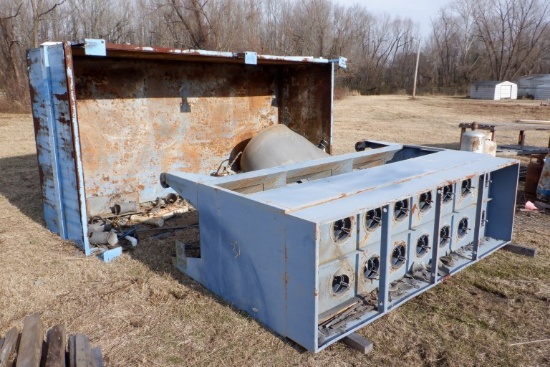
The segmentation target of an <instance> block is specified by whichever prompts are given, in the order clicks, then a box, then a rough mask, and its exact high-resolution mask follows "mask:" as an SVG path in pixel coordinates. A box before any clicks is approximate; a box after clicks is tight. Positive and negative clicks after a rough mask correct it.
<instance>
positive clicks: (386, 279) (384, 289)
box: [377, 204, 392, 313]
mask: <svg viewBox="0 0 550 367" xmlns="http://www.w3.org/2000/svg"><path fill="white" fill-rule="evenodd" d="M391 227H392V211H391V210H390V205H389V204H386V205H384V206H383V207H382V227H381V228H380V230H381V235H382V239H381V241H380V281H379V283H378V284H379V286H378V307H377V308H378V312H381V313H386V312H387V311H388V306H389V289H390V268H391V266H390V254H391V250H390V247H392V246H391Z"/></svg>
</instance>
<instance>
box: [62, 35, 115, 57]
mask: <svg viewBox="0 0 550 367" xmlns="http://www.w3.org/2000/svg"><path fill="white" fill-rule="evenodd" d="M71 45H72V46H84V54H85V55H87V56H107V43H106V42H105V40H104V39H94V38H85V39H84V40H79V41H76V42H71Z"/></svg>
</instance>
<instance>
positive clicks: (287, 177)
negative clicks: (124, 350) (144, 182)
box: [161, 142, 519, 352]
mask: <svg viewBox="0 0 550 367" xmlns="http://www.w3.org/2000/svg"><path fill="white" fill-rule="evenodd" d="M357 146H358V147H359V148H361V149H364V148H365V147H374V148H375V149H369V150H366V151H362V152H358V153H353V154H347V155H342V156H337V157H329V158H325V159H319V160H315V161H311V162H306V163H297V164H292V165H288V166H282V167H275V168H271V169H265V170H259V171H254V172H249V173H243V174H238V175H233V176H227V177H222V178H217V177H208V176H202V175H192V174H184V173H179V172H172V173H164V174H163V175H162V176H161V181H162V183H163V185H164V186H166V187H168V186H169V187H172V188H173V189H174V190H175V191H177V192H178V193H180V194H181V195H182V196H183V197H184V198H186V199H187V200H189V201H190V202H191V203H192V205H193V206H195V208H197V210H198V211H199V226H200V257H188V256H186V254H185V246H182V245H181V244H180V245H179V246H178V248H177V256H176V257H175V258H174V263H175V266H176V267H177V268H178V269H180V270H181V271H183V272H185V273H186V274H188V275H189V276H190V277H192V278H193V279H195V280H197V281H198V282H200V283H202V284H203V285H205V286H206V287H207V288H208V289H210V290H211V291H213V292H214V293H216V294H217V295H219V296H220V297H222V298H223V299H225V300H227V301H228V302H230V303H232V304H234V305H235V306H236V307H238V308H239V309H242V310H244V311H246V312H247V313H249V314H250V315H252V316H253V317H254V318H256V319H257V320H259V321H260V322H262V323H263V324H265V325H266V326H267V327H269V328H270V329H272V330H274V331H275V332H276V333H278V334H280V335H283V336H285V337H288V338H290V339H292V340H293V341H295V342H297V343H298V344H300V345H302V346H304V347H305V348H307V349H308V350H310V351H312V352H318V351H320V350H322V349H324V348H326V347H327V346H329V345H330V344H332V343H334V342H335V341H337V340H339V339H341V338H342V337H344V336H345V335H347V334H349V333H351V332H353V331H355V330H357V329H358V328H360V327H362V326H364V325H366V324H368V323H370V322H372V321H374V320H375V319H377V318H379V317H381V316H383V315H384V314H385V313H387V312H388V311H389V310H391V309H393V308H395V307H397V306H399V305H401V304H403V303H404V302H405V301H407V300H409V299H410V298H411V297H413V296H415V295H418V294H419V293H421V292H424V291H426V290H427V289H429V288H431V287H433V286H435V285H437V284H438V283H439V282H441V280H442V279H443V278H444V277H446V276H449V275H452V274H454V273H456V272H457V271H459V270H462V269H463V268H464V267H466V266H468V265H471V264H473V263H475V262H476V261H478V260H479V259H481V258H483V257H485V256H487V255H489V254H490V253H492V252H493V251H495V250H497V249H499V248H500V247H502V246H504V245H505V244H507V243H508V242H509V241H510V240H511V238H512V225H513V217H514V209H515V199H516V186H517V177H518V171H519V166H518V163H517V162H516V161H512V160H507V159H501V158H493V157H491V156H489V155H484V154H475V153H470V152H461V151H450V150H442V149H434V148H426V147H414V146H403V145H399V144H386V143H373V142H361V143H358V145H357ZM373 213H374V215H373ZM373 218H374V221H373ZM444 228H445V229H444ZM442 229H443V232H442ZM373 264H374V265H373ZM432 264H437V265H436V266H432Z"/></svg>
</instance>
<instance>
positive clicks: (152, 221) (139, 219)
mask: <svg viewBox="0 0 550 367" xmlns="http://www.w3.org/2000/svg"><path fill="white" fill-rule="evenodd" d="M130 220H131V221H132V222H134V223H143V224H149V225H151V226H155V227H162V226H163V225H164V219H162V218H149V217H145V216H143V215H132V216H130Z"/></svg>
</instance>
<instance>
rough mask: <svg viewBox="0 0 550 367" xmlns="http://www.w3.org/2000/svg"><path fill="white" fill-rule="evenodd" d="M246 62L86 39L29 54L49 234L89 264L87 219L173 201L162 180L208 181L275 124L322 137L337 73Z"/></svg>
mask: <svg viewBox="0 0 550 367" xmlns="http://www.w3.org/2000/svg"><path fill="white" fill-rule="evenodd" d="M251 56H252V53H248V56H247V53H231V52H215V51H204V50H178V49H171V48H158V47H139V46H133V45H116V44H109V43H105V42H104V41H103V40H89V39H87V40H82V41H77V42H66V43H56V42H48V43H44V44H43V45H41V47H40V48H38V49H34V50H30V51H29V53H28V65H29V76H30V78H29V79H30V91H31V97H32V101H33V117H34V123H35V132H36V143H37V150H38V161H39V172H40V177H41V183H42V190H43V198H44V213H45V218H46V224H47V226H48V228H49V229H50V230H52V231H53V232H55V233H58V234H59V235H60V236H61V237H63V238H65V239H70V240H73V241H75V242H76V243H77V244H78V245H79V246H80V247H81V248H82V249H83V250H84V251H85V252H86V254H90V253H91V252H92V251H91V248H90V246H89V244H88V240H87V231H86V225H85V224H86V223H87V221H88V218H90V217H91V216H93V215H96V214H100V213H105V212H108V211H109V208H110V207H111V206H112V205H113V204H115V203H117V202H121V201H137V202H145V201H150V200H155V199H156V198H157V197H159V196H165V195H166V194H167V193H169V192H173V190H171V189H164V188H162V187H161V186H160V185H159V183H158V177H159V175H160V173H161V172H164V171H172V170H175V171H181V172H189V173H201V174H210V173H211V172H213V171H215V170H216V168H217V167H218V166H219V164H220V163H221V162H222V161H223V160H225V159H227V158H230V157H233V156H234V155H235V154H236V153H237V152H238V151H239V150H242V149H243V147H244V146H245V145H246V143H247V141H248V139H250V138H252V137H253V136H254V135H255V134H256V133H257V132H259V131H260V130H262V129H263V128H265V127H267V126H269V125H273V124H285V125H287V126H289V127H290V128H292V129H293V130H295V131H296V132H298V133H300V134H301V135H303V136H305V137H306V138H307V139H309V140H310V141H311V142H312V143H314V144H317V143H319V141H320V140H321V139H323V138H329V137H330V136H331V135H332V131H331V129H332V116H331V114H332V94H331V93H332V73H333V67H334V65H333V63H331V62H329V60H327V59H322V58H307V57H305V58H304V57H287V56H270V55H257V65H250V64H247V63H246V62H250V60H251V59H250V57H251ZM247 57H248V58H247ZM330 149H331V146H329V147H328V150H329V151H330ZM83 224H84V225H83Z"/></svg>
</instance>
